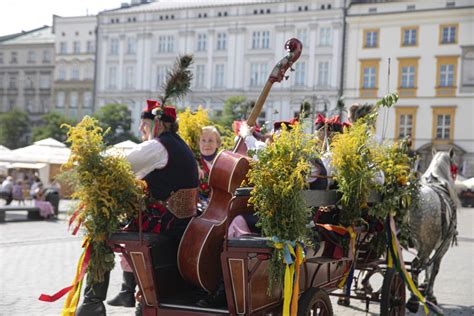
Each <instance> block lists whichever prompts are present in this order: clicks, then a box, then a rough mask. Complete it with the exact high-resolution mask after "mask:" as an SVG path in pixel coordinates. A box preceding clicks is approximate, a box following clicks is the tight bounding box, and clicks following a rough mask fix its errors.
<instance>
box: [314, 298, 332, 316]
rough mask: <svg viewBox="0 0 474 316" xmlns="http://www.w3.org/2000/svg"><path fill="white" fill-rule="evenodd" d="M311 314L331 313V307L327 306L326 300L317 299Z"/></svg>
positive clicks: (322, 315)
mask: <svg viewBox="0 0 474 316" xmlns="http://www.w3.org/2000/svg"><path fill="white" fill-rule="evenodd" d="M310 315H311V316H326V315H329V307H328V306H327V304H326V302H324V300H317V301H316V302H314V304H313V306H312V307H311V312H310Z"/></svg>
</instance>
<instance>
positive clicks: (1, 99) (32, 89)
mask: <svg viewBox="0 0 474 316" xmlns="http://www.w3.org/2000/svg"><path fill="white" fill-rule="evenodd" d="M53 71H54V35H53V34H52V32H51V27H48V26H44V27H41V28H38V29H35V30H32V31H28V32H22V33H18V34H13V35H10V36H5V37H2V38H0V113H4V112H8V111H10V110H12V109H13V108H18V109H20V110H24V111H26V112H27V113H28V114H29V116H30V119H31V123H32V126H37V125H38V124H39V121H40V118H41V116H42V115H43V114H45V113H48V112H49V111H50V105H51V100H52V87H53Z"/></svg>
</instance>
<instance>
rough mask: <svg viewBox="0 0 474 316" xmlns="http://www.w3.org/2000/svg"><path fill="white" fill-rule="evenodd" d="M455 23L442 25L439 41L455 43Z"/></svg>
mask: <svg viewBox="0 0 474 316" xmlns="http://www.w3.org/2000/svg"><path fill="white" fill-rule="evenodd" d="M456 28H457V27H456V25H448V26H443V27H442V34H441V43H442V44H452V43H456Z"/></svg>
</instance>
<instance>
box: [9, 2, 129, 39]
mask: <svg viewBox="0 0 474 316" xmlns="http://www.w3.org/2000/svg"><path fill="white" fill-rule="evenodd" d="M122 2H130V0H0V6H1V9H0V36H2V35H8V34H13V33H18V32H21V31H22V30H23V31H28V30H32V29H35V28H38V27H41V26H43V25H50V26H51V25H52V23H53V14H56V15H59V16H82V15H86V14H97V13H98V12H100V11H102V10H107V9H114V8H118V7H120V4H121V3H122Z"/></svg>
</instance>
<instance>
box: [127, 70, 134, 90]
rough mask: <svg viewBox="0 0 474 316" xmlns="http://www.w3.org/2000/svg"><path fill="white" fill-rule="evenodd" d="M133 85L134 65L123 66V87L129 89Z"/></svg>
mask: <svg viewBox="0 0 474 316" xmlns="http://www.w3.org/2000/svg"><path fill="white" fill-rule="evenodd" d="M134 86H135V67H133V66H127V67H125V88H127V89H131V88H134Z"/></svg>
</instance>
